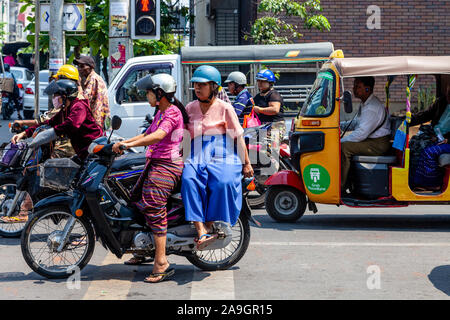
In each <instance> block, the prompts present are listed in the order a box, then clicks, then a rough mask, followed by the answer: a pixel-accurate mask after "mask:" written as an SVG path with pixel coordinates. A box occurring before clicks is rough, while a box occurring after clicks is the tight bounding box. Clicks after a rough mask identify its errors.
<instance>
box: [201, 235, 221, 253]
mask: <svg viewBox="0 0 450 320" xmlns="http://www.w3.org/2000/svg"><path fill="white" fill-rule="evenodd" d="M217 236H218V235H217V233H214V234H209V233H205V234H202V235H201V236H200V237H199V238H198V240H197V250H203V249H205V248H206V247H208V246H209V245H210V244H211V243H213V242H214V241H216V239H217ZM205 237H206V239H205V240H203V241H202V239H203V238H205Z"/></svg>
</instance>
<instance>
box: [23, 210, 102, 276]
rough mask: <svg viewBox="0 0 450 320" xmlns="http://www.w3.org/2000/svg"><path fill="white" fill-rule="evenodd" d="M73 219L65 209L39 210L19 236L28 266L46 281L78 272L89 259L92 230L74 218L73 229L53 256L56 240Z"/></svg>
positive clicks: (91, 249) (80, 220)
mask: <svg viewBox="0 0 450 320" xmlns="http://www.w3.org/2000/svg"><path fill="white" fill-rule="evenodd" d="M71 217H73V216H72V214H71V213H70V210H69V209H68V208H67V207H65V206H53V207H48V208H45V209H42V210H38V211H37V212H36V213H35V214H34V215H33V217H32V218H31V219H30V220H28V223H27V225H26V226H25V230H24V231H23V233H22V238H21V248H22V254H23V257H24V259H25V261H26V263H27V264H28V266H29V267H30V268H31V269H33V271H35V272H36V273H38V274H40V275H41V276H44V277H46V278H48V279H64V278H68V277H70V276H71V275H72V274H73V273H75V272H77V271H78V272H79V271H81V269H83V268H84V267H85V266H86V265H87V264H88V263H89V261H90V259H91V258H92V254H93V253H94V247H95V235H94V229H93V227H92V225H91V223H90V221H89V220H88V219H87V218H85V217H81V218H78V217H75V225H74V227H73V229H72V231H71V232H70V234H69V236H68V241H67V243H66V245H65V246H64V248H63V250H62V251H61V252H59V253H58V252H56V248H57V246H58V244H59V242H58V241H57V240H58V236H60V235H61V234H62V231H63V229H64V227H65V226H66V223H67V221H68V220H69V219H70V218H71Z"/></svg>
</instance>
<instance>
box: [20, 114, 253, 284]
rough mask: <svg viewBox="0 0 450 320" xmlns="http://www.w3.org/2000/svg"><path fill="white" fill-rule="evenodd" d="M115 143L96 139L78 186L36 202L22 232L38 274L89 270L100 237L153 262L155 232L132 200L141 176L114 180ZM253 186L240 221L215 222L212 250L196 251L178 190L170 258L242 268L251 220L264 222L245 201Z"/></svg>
mask: <svg viewBox="0 0 450 320" xmlns="http://www.w3.org/2000/svg"><path fill="white" fill-rule="evenodd" d="M120 124H121V120H120V118H119V117H117V116H114V117H113V120H112V127H113V129H114V130H117V129H118V128H120ZM112 146H113V144H111V143H109V141H108V139H107V138H106V137H102V138H99V139H97V140H95V141H94V142H93V143H92V144H91V146H90V148H89V151H90V155H89V156H88V159H87V161H86V162H85V163H84V168H83V169H82V170H81V171H82V173H81V175H80V177H79V178H78V181H77V182H75V183H74V185H73V187H72V188H70V189H69V190H67V191H66V192H63V193H59V194H56V195H53V196H51V197H49V198H46V199H44V200H42V201H40V202H38V203H37V204H36V206H35V214H34V216H33V218H32V219H31V220H29V221H28V223H27V225H26V227H25V230H24V232H23V233H22V237H21V248H22V254H23V256H24V259H25V261H26V263H27V264H28V265H29V266H30V268H31V269H33V270H34V271H35V272H37V273H38V274H40V275H42V276H44V277H46V278H67V277H69V276H70V275H71V274H72V273H73V272H74V270H75V269H78V270H81V269H83V267H85V266H86V265H87V264H88V263H89V260H90V259H91V257H92V254H93V251H94V247H95V237H98V239H99V240H100V242H101V244H102V245H103V247H105V248H106V249H107V250H110V251H111V252H112V253H113V254H114V255H116V257H117V258H119V259H120V258H121V257H122V256H123V255H124V254H127V253H131V254H134V255H139V256H141V257H151V258H154V254H155V246H154V239H153V234H152V232H151V230H150V228H149V227H147V226H146V223H145V218H144V215H143V214H142V213H141V212H139V211H138V209H137V208H136V207H134V206H133V205H132V200H131V198H130V189H129V187H132V186H133V185H134V183H135V182H136V181H137V178H138V176H139V174H138V173H137V172H136V173H130V174H126V175H125V176H119V177H118V175H116V176H115V177H112V178H110V177H109V176H110V175H109V172H110V171H111V167H112V165H113V164H114V163H115V161H114V159H115V158H116V156H117V155H116V154H115V153H114V152H113V151H112ZM60 169H63V168H60ZM68 171H70V170H68ZM50 173H51V171H49V173H48V174H50ZM45 174H46V173H45V168H44V173H43V175H44V176H45ZM67 175H73V173H70V172H68V173H67ZM41 176H42V175H41ZM125 180H128V182H127V183H125V182H124V181H125ZM252 181H253V180H252V179H244V183H243V204H242V210H241V214H240V217H239V219H238V221H237V223H236V224H235V225H234V226H230V225H228V224H226V223H223V222H216V223H215V224H214V228H215V231H216V232H217V234H218V238H217V239H216V241H215V242H214V243H212V244H211V245H209V246H208V247H207V248H205V250H197V249H196V243H195V240H194V239H195V237H196V236H197V232H196V229H195V227H194V225H193V224H192V223H191V222H188V221H186V220H185V213H184V206H183V202H182V200H181V196H180V194H179V188H178V190H176V191H175V192H174V193H173V194H172V196H171V197H170V199H169V200H168V203H167V211H168V213H167V220H168V230H167V242H166V248H167V249H166V250H167V252H166V253H167V254H168V255H169V254H175V255H180V256H184V257H186V258H187V259H188V261H190V262H191V263H192V264H194V265H195V266H197V267H199V268H200V269H202V270H209V271H212V270H222V269H228V268H230V267H231V266H233V265H234V264H236V263H237V262H238V261H239V260H240V259H241V258H242V257H243V255H244V254H245V252H246V250H247V248H248V245H249V242H250V225H249V221H253V222H255V223H257V222H256V221H255V220H254V219H253V218H252V217H251V210H250V207H249V205H248V203H247V201H246V195H247V194H248V192H249V189H250V190H251V186H252V183H251V182H252Z"/></svg>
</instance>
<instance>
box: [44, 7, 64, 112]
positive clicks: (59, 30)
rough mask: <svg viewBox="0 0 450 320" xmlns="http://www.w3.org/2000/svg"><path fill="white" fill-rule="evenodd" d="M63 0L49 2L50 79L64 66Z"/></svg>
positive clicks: (50, 105)
mask: <svg viewBox="0 0 450 320" xmlns="http://www.w3.org/2000/svg"><path fill="white" fill-rule="evenodd" d="M63 9H64V0H51V1H50V29H49V32H48V35H49V39H50V43H49V70H50V77H51V76H53V75H54V74H56V72H57V71H58V69H59V68H60V67H61V66H62V65H63V64H64V62H65V56H66V53H65V52H64V45H63V44H64V28H63V12H64V10H63ZM48 98H49V102H48V103H49V105H48V107H49V110H51V109H52V108H53V105H52V97H48Z"/></svg>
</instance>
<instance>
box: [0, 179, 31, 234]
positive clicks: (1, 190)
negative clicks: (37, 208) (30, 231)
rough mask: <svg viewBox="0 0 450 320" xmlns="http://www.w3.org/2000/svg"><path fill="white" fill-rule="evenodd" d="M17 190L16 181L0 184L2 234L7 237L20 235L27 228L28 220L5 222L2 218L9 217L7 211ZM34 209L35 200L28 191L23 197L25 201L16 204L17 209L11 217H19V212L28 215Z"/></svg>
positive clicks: (0, 225) (0, 227) (0, 232)
mask: <svg viewBox="0 0 450 320" xmlns="http://www.w3.org/2000/svg"><path fill="white" fill-rule="evenodd" d="M16 192H17V189H16V184H14V183H6V184H0V235H1V236H3V237H7V238H14V237H20V234H21V233H22V230H23V229H24V228H25V225H26V223H27V221H26V220H24V221H22V222H20V221H19V222H18V221H11V222H4V221H3V220H1V219H3V218H4V219H8V218H6V217H7V213H8V210H9V208H10V207H11V205H12V204H13V199H14V196H15V195H16ZM21 210H22V212H21ZM24 210H26V211H24ZM32 210H33V200H32V199H31V197H30V196H29V195H28V193H26V195H25V197H24V198H23V201H21V202H20V203H18V204H17V205H16V209H15V210H14V212H13V214H12V215H11V218H14V217H16V218H18V216H19V214H20V216H21V217H22V216H26V217H28V216H29V214H30V213H32Z"/></svg>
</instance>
